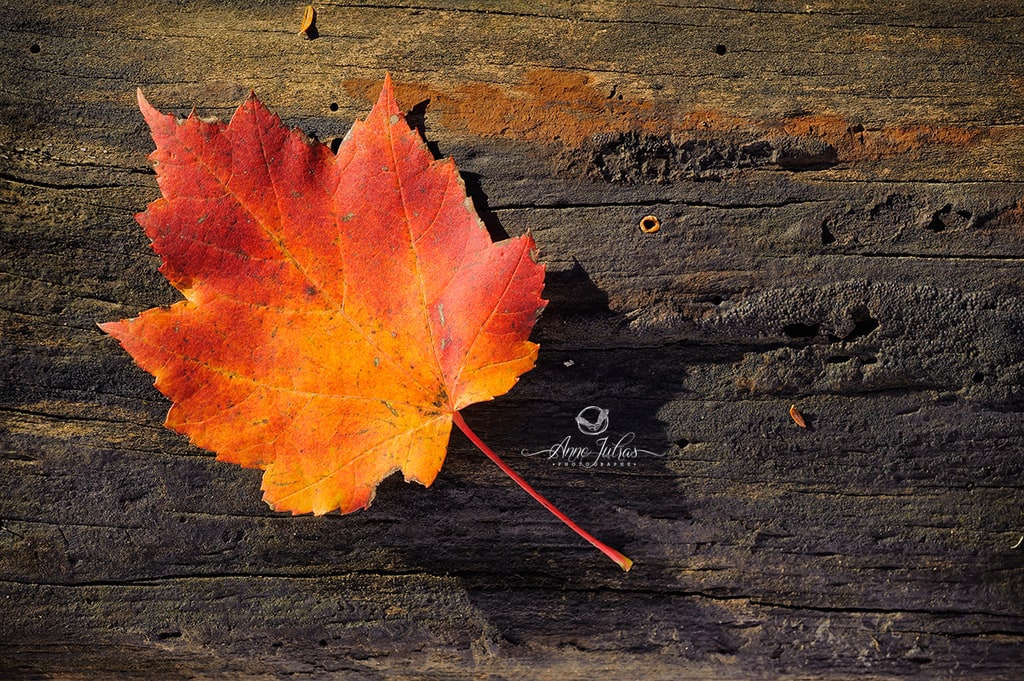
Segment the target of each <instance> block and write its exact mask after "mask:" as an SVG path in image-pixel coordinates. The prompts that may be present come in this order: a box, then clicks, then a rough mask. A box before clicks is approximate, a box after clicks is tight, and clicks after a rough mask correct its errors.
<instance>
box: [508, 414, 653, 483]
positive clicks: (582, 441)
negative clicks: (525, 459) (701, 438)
mask: <svg viewBox="0 0 1024 681" xmlns="http://www.w3.org/2000/svg"><path fill="white" fill-rule="evenodd" d="M610 423H611V418H610V416H609V410H608V409H602V408H601V407H596V406H589V407H584V408H583V409H581V410H580V413H578V414H577V415H576V427H577V428H578V429H579V431H580V433H582V434H583V435H584V436H585V437H583V438H579V436H574V435H566V436H565V437H564V438H562V439H561V440H560V441H558V442H556V443H555V444H553V445H551V446H550V447H547V448H546V449H539V450H537V451H535V452H531V451H529V450H526V449H524V450H522V451H521V452H520V454H521V455H522V456H543V457H544V458H545V459H547V460H548V461H550V462H551V464H552V465H553V466H566V467H576V468H599V467H601V468H604V467H631V466H635V465H636V462H637V460H639V459H640V457H641V456H654V457H661V456H663V454H659V453H658V452H652V451H651V450H649V449H641V448H640V447H637V446H636V445H634V444H633V443H634V441H635V440H636V433H633V432H627V433H622V434H621V435H615V436H613V435H612V434H605V432H606V431H607V430H608V427H609V425H610ZM599 435H603V436H604V437H598V436H599ZM573 437H577V440H575V441H574V440H573Z"/></svg>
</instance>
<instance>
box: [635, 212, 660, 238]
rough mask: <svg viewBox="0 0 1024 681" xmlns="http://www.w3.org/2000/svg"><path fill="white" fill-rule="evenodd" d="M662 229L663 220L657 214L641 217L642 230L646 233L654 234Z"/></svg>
mask: <svg viewBox="0 0 1024 681" xmlns="http://www.w3.org/2000/svg"><path fill="white" fill-rule="evenodd" d="M659 229H661V220H659V219H658V218H657V216H655V215H645V216H643V217H642V218H640V231H641V232H643V233H644V234H653V233H654V232H657V231H658V230H659Z"/></svg>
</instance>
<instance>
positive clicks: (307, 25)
mask: <svg viewBox="0 0 1024 681" xmlns="http://www.w3.org/2000/svg"><path fill="white" fill-rule="evenodd" d="M314 21H316V10H315V9H313V5H308V6H307V7H306V11H305V12H303V13H302V28H300V29H299V35H304V36H306V37H307V38H311V37H312V36H311V35H310V31H309V29H311V28H313V22H314Z"/></svg>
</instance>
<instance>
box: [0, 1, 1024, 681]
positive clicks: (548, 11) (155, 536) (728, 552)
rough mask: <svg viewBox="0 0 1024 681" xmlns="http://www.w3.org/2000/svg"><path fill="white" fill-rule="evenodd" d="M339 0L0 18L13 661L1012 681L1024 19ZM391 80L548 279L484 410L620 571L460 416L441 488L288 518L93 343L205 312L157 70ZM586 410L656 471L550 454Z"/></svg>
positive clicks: (491, 429)
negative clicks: (538, 313) (192, 270)
mask: <svg viewBox="0 0 1024 681" xmlns="http://www.w3.org/2000/svg"><path fill="white" fill-rule="evenodd" d="M318 11H319V19H318V27H319V33H320V37H319V38H318V39H316V40H311V41H305V40H302V39H301V37H299V36H298V35H296V32H297V30H298V26H299V20H300V18H301V14H302V8H301V6H299V5H295V4H292V3H280V2H249V3H243V2H233V3H230V4H228V5H214V4H203V3H196V4H189V5H181V6H176V7H165V6H161V5H157V6H153V5H151V4H149V3H142V2H137V3H136V2H128V3H118V6H117V7H116V8H115V7H105V6H99V7H97V6H84V7H79V6H75V5H72V4H70V3H67V4H60V3H56V4H52V5H49V6H46V7H31V8H30V7H27V6H21V5H20V4H12V5H10V6H6V7H4V8H2V9H0V37H2V40H3V43H4V45H6V46H8V49H6V50H4V51H3V52H2V53H0V70H2V72H3V73H4V74H5V75H4V84H3V87H2V88H0V216H2V219H0V348H2V349H0V485H2V487H3V489H4V494H3V495H0V602H2V603H3V608H4V613H5V616H4V617H3V618H0V675H3V676H4V677H5V678H7V677H12V678H35V677H61V678H75V677H78V678H83V677H87V676H96V675H105V676H109V675H120V676H138V677H143V676H147V677H157V678H176V677H180V678H184V677H197V676H198V677H213V676H225V675H232V674H235V675H248V676H254V677H266V678H271V677H276V676H281V675H285V674H289V675H297V676H303V675H304V676H307V677H323V676H325V675H335V676H339V677H343V678H367V679H375V678H395V677H406V678H453V679H460V678H467V679H468V678H480V677H481V676H487V675H490V676H493V677H494V678H523V677H530V678H552V679H556V678H557V679H563V678H608V677H612V676H614V677H616V678H620V677H627V678H630V677H631V678H653V679H658V678H664V679H678V678H757V677H763V676H775V675H786V676H799V677H801V678H822V677H843V678H845V677H850V676H857V677H860V678H894V677H900V678H935V677H966V678H986V679H991V678H995V679H999V678H1005V679H1013V678H1016V676H1017V675H1018V671H1017V667H1018V666H1019V660H1020V658H1021V654H1022V653H1024V605H1022V603H1024V547H1020V546H1018V547H1017V548H1014V545H1015V544H1019V542H1018V540H1019V539H1020V538H1021V537H1022V535H1024V517H1022V514H1021V510H1020V509H1021V506H1022V502H1024V486H1022V483H1021V480H1022V478H1024V459H1022V457H1021V454H1020V452H1021V450H1022V445H1024V421H1022V418H1021V412H1022V405H1024V402H1022V398H1021V387H1020V386H1021V384H1022V378H1024V340H1022V339H1021V338H1022V334H1021V331H1022V330H1024V289H1022V287H1021V285H1020V283H1019V281H1020V280H1021V274H1022V272H1021V269H1022V263H1024V237H1022V232H1024V208H1022V206H1024V203H1022V202H1024V144H1022V142H1024V75H1022V74H1024V46H1022V43H1021V39H1020V36H1021V35H1024V12H1021V10H1020V5H1019V3H1017V2H1012V1H1007V2H997V3H984V4H975V5H971V6H969V7H958V6H957V7H955V6H937V5H936V4H935V3H905V4H903V5H900V6H899V7H885V6H882V5H879V4H877V3H866V2H854V1H852V0H851V1H849V2H825V3H821V2H814V3H806V2H799V3H797V2H779V3H770V4H767V5H762V4H758V3H745V2H736V3H724V4H723V3H718V5H716V6H714V7H709V6H704V5H698V4H692V3H675V4H661V5H658V6H652V7H647V6H633V5H631V4H628V3H612V2H608V3H590V4H586V5H578V4H569V3H561V2H544V3H504V2H502V3H498V2H482V1H478V2H472V3H459V4H458V6H455V3H449V2H441V1H436V2H435V1H434V0H426V1H416V2H386V3H376V2H366V3H362V2H344V3H331V4H325V5H323V6H318ZM385 70H388V71H391V72H392V74H393V75H394V77H395V79H396V81H397V83H398V93H399V99H400V103H401V104H402V105H403V106H405V107H407V108H409V109H410V110H411V114H410V118H411V119H412V120H414V121H420V122H421V123H422V125H423V126H424V128H425V130H426V134H427V137H428V139H429V140H430V141H431V143H432V144H434V145H435V146H436V148H437V150H438V151H439V152H440V153H442V154H446V155H447V154H452V155H454V156H455V157H456V160H457V162H458V164H459V167H460V169H461V170H462V171H463V172H464V175H465V176H466V179H467V184H468V186H469V187H470V190H471V193H472V194H473V197H474V200H475V201H476V202H477V204H478V205H479V206H481V207H482V208H483V209H484V210H485V219H486V220H487V221H488V224H489V226H490V227H492V229H493V230H494V231H495V233H496V234H499V235H500V234H502V233H507V234H519V233H522V232H524V231H526V230H527V229H530V230H532V231H533V233H534V235H535V237H536V238H537V241H538V244H539V246H540V249H541V255H542V259H543V260H544V261H545V262H547V263H548V267H549V277H548V287H547V291H546V296H547V297H548V298H550V299H551V304H550V305H549V308H548V310H547V311H546V313H545V315H544V317H543V318H542V319H541V321H540V323H539V324H538V327H537V330H536V334H535V336H536V339H537V340H538V341H539V342H540V343H541V345H542V348H543V349H542V351H541V356H540V359H539V363H538V366H537V368H536V369H535V370H534V371H532V372H530V373H529V374H527V375H526V376H524V378H523V379H522V381H521V382H520V384H519V385H518V386H517V387H516V388H515V389H514V390H513V391H512V393H510V394H509V395H507V396H505V397H503V398H501V399H500V400H499V401H497V402H495V403H489V404H482V405H477V406H475V407H473V408H471V409H469V410H467V420H469V421H470V422H471V423H472V424H473V426H474V428H475V429H476V430H478V432H480V433H481V434H483V435H484V436H485V439H487V440H488V442H489V443H490V444H492V446H494V447H495V448H496V449H498V450H499V451H502V452H505V453H506V455H507V456H508V458H509V460H510V462H511V463H513V464H514V465H515V466H516V467H517V468H518V469H519V470H521V471H522V472H523V473H524V475H525V476H526V477H528V478H529V479H530V480H531V481H532V482H534V483H535V485H536V486H537V487H538V488H539V489H541V490H543V491H544V492H545V493H546V494H548V495H549V496H550V497H551V498H552V500H553V501H555V502H556V503H558V504H559V505H561V506H562V507H564V508H565V510H567V511H568V512H570V514H571V515H573V516H574V517H575V518H576V519H577V520H578V521H579V522H580V523H581V524H583V525H584V526H586V527H589V528H591V529H593V530H594V532H595V533H596V534H598V535H600V536H601V537H602V538H604V539H606V540H607V541H609V542H610V543H612V544H614V545H616V546H617V547H621V548H622V549H623V550H624V551H625V552H626V553H627V554H629V555H630V556H631V557H633V558H634V559H636V561H637V566H636V568H635V569H634V571H633V572H631V573H630V574H628V575H624V574H621V573H618V572H617V571H616V570H615V568H614V567H613V566H611V565H610V564H607V561H605V559H604V558H602V557H601V556H600V555H598V554H596V552H594V551H593V550H592V549H591V548H590V547H589V546H586V545H581V544H582V542H580V541H578V540H577V539H576V538H575V537H574V536H571V535H570V534H568V532H567V531H566V530H565V529H564V528H563V527H562V526H561V525H560V524H559V523H558V521H557V520H555V519H553V518H551V517H549V516H548V515H547V514H546V512H544V511H543V509H540V508H539V507H535V506H534V505H532V502H530V501H529V500H528V499H527V498H525V497H524V496H523V495H522V493H521V492H520V491H519V490H518V489H517V488H515V487H514V485H512V483H511V482H509V481H507V480H503V479H501V477H500V474H499V473H498V472H497V471H495V470H494V469H493V467H491V466H490V465H489V464H486V463H483V460H482V457H481V456H480V455H479V454H477V453H475V451H474V450H473V449H472V448H471V446H470V445H469V444H468V443H467V442H465V441H464V440H463V439H461V438H460V437H455V438H453V442H452V445H451V453H450V456H449V460H448V462H447V463H446V466H445V469H444V470H443V471H442V473H441V476H440V477H439V479H438V481H437V482H436V483H435V484H434V486H433V487H432V488H431V489H430V490H424V489H422V488H419V487H417V486H409V485H405V484H404V483H401V482H400V481H398V480H389V481H387V482H386V483H385V484H384V485H383V486H382V488H381V490H380V493H379V495H378V499H377V501H376V502H375V505H374V506H373V508H371V509H369V510H368V511H366V512H362V513H359V514H356V515H352V516H346V517H340V516H326V517H322V518H312V517H297V518H292V517H287V516H282V515H277V514H274V513H272V512H270V511H269V510H268V509H267V508H266V507H265V506H264V505H263V504H262V502H260V500H259V492H258V487H259V474H258V473H257V472H254V471H244V470H240V469H238V468H236V467H233V466H228V465H226V464H221V463H218V462H216V461H214V460H213V458H212V456H211V455H209V454H208V453H205V452H202V451H200V450H197V449H196V448H193V447H191V446H189V445H188V443H187V442H184V441H183V439H182V438H180V437H179V436H177V435H175V434H174V433H171V432H169V431H167V430H165V429H163V428H162V427H161V426H160V423H161V422H162V420H163V416H164V414H165V413H166V409H167V403H166V402H165V401H164V400H163V399H162V398H161V397H160V395H159V394H158V393H157V392H156V391H155V390H154V389H153V388H152V387H151V385H150V383H151V378H150V377H149V376H147V375H145V374H144V373H143V372H141V371H140V370H138V369H137V368H136V367H135V366H134V365H133V364H132V362H131V360H130V359H129V358H128V357H126V356H125V355H124V354H123V353H122V352H120V351H119V349H118V348H117V347H116V344H115V343H113V342H111V340H110V339H109V338H106V337H104V336H103V335H102V334H101V333H100V332H99V331H98V329H96V327H95V324H96V323H97V322H99V321H105V320H110V319H116V318H120V317H124V316H129V315H134V314H136V313H137V312H139V311H140V310H142V309H145V308H147V307H150V306H153V305H161V304H167V303H170V302H172V301H174V300H175V299H176V294H175V293H174V292H173V291H172V290H170V287H168V286H167V284H166V282H165V281H164V280H163V278H162V277H161V276H160V275H159V274H158V273H157V272H156V267H157V266H158V265H159V261H158V259H157V258H156V257H155V256H154V255H153V254H152V253H151V251H150V250H149V248H148V245H147V243H146V238H145V236H144V234H142V232H141V230H140V229H138V227H137V226H136V225H135V223H134V220H133V219H132V214H133V213H135V212H137V211H139V210H142V209H143V208H144V207H145V205H146V204H147V203H148V202H149V201H151V200H153V199H154V198H156V197H157V196H158V191H157V189H156V184H155V181H154V179H153V177H152V171H151V170H150V169H149V167H148V164H147V161H146V159H145V156H146V154H147V153H148V152H149V151H150V147H151V144H150V140H149V138H148V136H147V133H146V130H145V126H144V124H143V122H142V119H141V116H139V115H138V113H137V111H136V109H135V105H134V90H135V88H136V87H137V86H141V87H143V88H144V89H145V91H146V94H147V96H148V97H149V98H150V99H151V101H152V102H153V103H154V104H156V105H157V106H158V107H160V108H161V109H171V110H175V111H177V112H179V113H181V114H185V113H187V112H188V110H189V109H190V108H191V107H192V106H193V105H197V106H198V108H199V111H200V113H201V114H202V115H209V114H219V115H221V116H222V117H224V116H228V115H230V112H231V110H232V109H233V108H234V107H235V106H237V104H238V103H239V102H240V101H241V100H242V99H243V98H244V97H245V95H246V93H247V92H248V91H249V89H251V88H255V89H256V90H257V91H258V92H259V94H260V96H261V98H262V99H264V101H266V102H267V103H268V104H269V105H271V106H272V107H274V108H275V109H276V110H277V111H278V112H279V114H280V115H281V116H282V117H283V119H284V120H285V121H286V122H287V123H288V124H290V125H299V126H302V127H303V128H304V129H306V130H308V131H310V132H314V133H315V134H317V135H318V136H319V138H320V139H322V140H324V141H327V142H336V141H337V140H339V139H340V138H341V137H342V136H343V135H344V133H345V131H346V130H347V129H348V126H349V125H350V124H351V121H352V119H353V118H354V117H356V116H362V115H365V112H366V111H367V110H368V108H369V104H370V102H371V100H372V98H373V96H374V94H375V88H377V87H379V82H380V80H381V78H382V75H383V72H384V71H385ZM647 214H655V215H657V216H658V217H659V219H660V220H661V224H662V228H661V229H660V230H659V231H658V232H656V233H653V234H644V233H642V232H641V231H640V230H639V229H638V222H639V220H640V218H641V217H642V216H644V215H647ZM792 404H797V405H798V407H799V409H800V410H801V412H802V413H803V414H804V415H805V416H806V417H807V419H808V423H809V426H810V427H809V428H808V429H806V430H805V429H800V428H799V427H797V426H796V425H795V424H794V423H793V422H792V420H791V419H790V416H789V415H788V410H789V407H790V405H792ZM588 405H598V406H600V407H602V408H606V409H609V411H610V415H611V421H612V429H611V430H612V431H614V432H615V433H616V436H618V435H622V434H625V433H627V432H632V433H635V436H636V443H637V445H638V446H641V447H643V448H645V449H650V450H652V451H653V452H655V453H657V454H660V455H661V456H645V457H642V458H641V459H639V460H637V461H636V462H635V464H636V465H634V466H628V467H626V466H623V467H618V466H602V467H594V468H585V467H579V466H577V467H566V466H553V465H551V462H549V461H547V460H545V459H544V457H543V455H539V456H533V457H526V456H518V453H519V452H521V451H524V450H525V451H528V452H536V451H538V450H543V449H546V448H550V447H551V446H552V445H554V444H555V443H556V442H558V441H560V440H562V439H563V438H564V437H566V436H571V437H572V438H573V440H574V442H576V443H589V444H593V439H592V438H591V439H590V440H587V439H586V436H584V435H582V434H581V433H580V432H579V431H578V430H576V426H575V423H574V420H573V419H574V417H575V416H576V414H577V413H578V412H579V411H580V410H581V409H582V408H583V407H586V406H588Z"/></svg>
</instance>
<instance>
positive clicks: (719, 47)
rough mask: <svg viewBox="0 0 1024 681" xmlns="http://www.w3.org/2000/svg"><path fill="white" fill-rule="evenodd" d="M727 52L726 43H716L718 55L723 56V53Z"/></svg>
mask: <svg viewBox="0 0 1024 681" xmlns="http://www.w3.org/2000/svg"><path fill="white" fill-rule="evenodd" d="M725 52H726V49H725V45H715V54H717V55H718V56H722V55H723V54H725Z"/></svg>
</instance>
